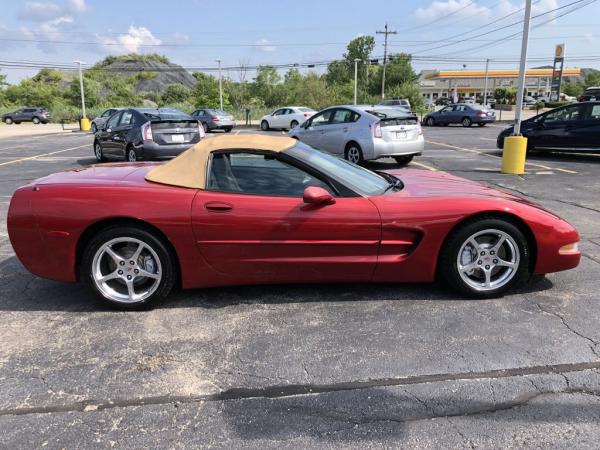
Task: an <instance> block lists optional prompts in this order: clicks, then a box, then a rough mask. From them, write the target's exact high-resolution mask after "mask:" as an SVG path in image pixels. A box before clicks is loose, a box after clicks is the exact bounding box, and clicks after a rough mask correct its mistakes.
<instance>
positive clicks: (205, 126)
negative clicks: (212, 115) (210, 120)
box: [202, 122, 210, 133]
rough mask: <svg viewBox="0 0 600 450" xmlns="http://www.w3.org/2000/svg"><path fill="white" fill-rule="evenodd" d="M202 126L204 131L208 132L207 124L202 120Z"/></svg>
mask: <svg viewBox="0 0 600 450" xmlns="http://www.w3.org/2000/svg"><path fill="white" fill-rule="evenodd" d="M202 128H203V129H204V132H205V133H208V132H209V131H210V130H209V129H208V124H207V123H206V122H202Z"/></svg>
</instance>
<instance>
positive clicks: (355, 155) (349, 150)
mask: <svg viewBox="0 0 600 450" xmlns="http://www.w3.org/2000/svg"><path fill="white" fill-rule="evenodd" d="M344 157H345V158H346V160H348V161H350V162H351V163H354V164H362V163H363V162H364V158H363V152H362V149H361V148H360V145H358V144H357V143H356V142H350V143H349V144H348V145H346V151H345V152H344Z"/></svg>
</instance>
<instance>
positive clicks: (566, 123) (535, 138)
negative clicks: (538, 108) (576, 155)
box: [496, 101, 600, 152]
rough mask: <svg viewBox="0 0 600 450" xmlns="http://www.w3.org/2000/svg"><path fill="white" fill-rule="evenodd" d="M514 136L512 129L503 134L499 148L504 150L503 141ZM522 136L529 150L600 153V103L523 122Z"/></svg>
mask: <svg viewBox="0 0 600 450" xmlns="http://www.w3.org/2000/svg"><path fill="white" fill-rule="evenodd" d="M513 132H514V128H513V127H512V126H511V127H508V128H506V129H505V130H503V131H501V132H500V134H499V135H498V139H497V141H496V144H497V146H498V148H504V138H505V137H506V136H510V135H512V134H513ZM521 134H522V135H523V136H525V137H526V138H527V149H528V150H535V149H539V150H560V151H575V152H600V101H597V102H585V103H574V104H571V105H566V106H562V107H560V108H556V109H553V110H551V111H547V112H545V113H542V114H539V115H537V116H535V117H532V118H530V119H527V120H524V121H523V122H522V123H521Z"/></svg>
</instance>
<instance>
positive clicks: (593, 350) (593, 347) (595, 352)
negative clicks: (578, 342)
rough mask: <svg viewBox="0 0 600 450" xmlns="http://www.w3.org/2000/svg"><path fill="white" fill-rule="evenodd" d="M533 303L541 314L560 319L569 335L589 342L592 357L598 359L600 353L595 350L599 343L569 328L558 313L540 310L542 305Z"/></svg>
mask: <svg viewBox="0 0 600 450" xmlns="http://www.w3.org/2000/svg"><path fill="white" fill-rule="evenodd" d="M533 303H535V305H536V306H537V307H538V309H539V310H540V311H542V312H543V313H546V314H550V315H551V316H554V317H556V318H558V319H560V321H561V322H562V324H563V325H564V326H565V327H566V328H567V330H569V331H570V332H571V333H573V334H575V335H576V336H579V337H580V338H582V339H585V340H587V341H588V342H590V350H591V351H592V353H593V354H594V355H596V356H597V357H598V358H600V353H599V352H598V350H596V346H597V345H598V344H600V342H598V341H596V340H595V339H593V338H591V337H589V336H586V335H585V334H583V333H581V332H580V331H577V330H575V329H574V328H572V327H571V325H569V324H568V323H567V321H566V319H565V318H564V317H563V316H562V315H561V314H559V313H557V312H554V311H550V310H547V309H544V308H542V305H540V304H539V302H536V301H533Z"/></svg>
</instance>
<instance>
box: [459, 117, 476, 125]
mask: <svg viewBox="0 0 600 450" xmlns="http://www.w3.org/2000/svg"><path fill="white" fill-rule="evenodd" d="M460 123H461V124H462V126H463V127H465V128H468V127H470V126H471V125H472V124H473V121H472V120H471V119H469V118H468V117H463V118H462V120H461V121H460Z"/></svg>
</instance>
